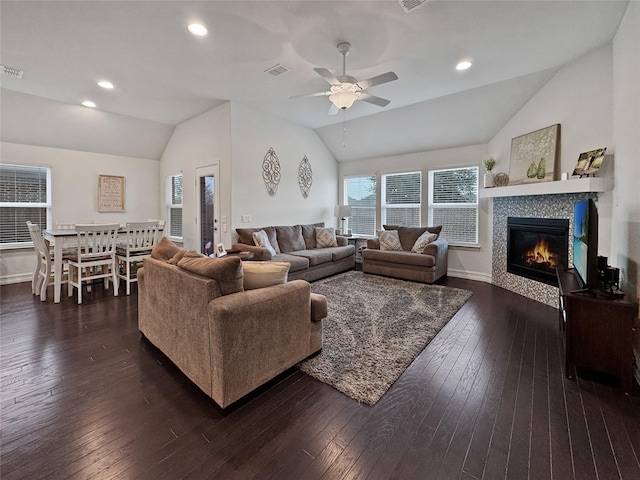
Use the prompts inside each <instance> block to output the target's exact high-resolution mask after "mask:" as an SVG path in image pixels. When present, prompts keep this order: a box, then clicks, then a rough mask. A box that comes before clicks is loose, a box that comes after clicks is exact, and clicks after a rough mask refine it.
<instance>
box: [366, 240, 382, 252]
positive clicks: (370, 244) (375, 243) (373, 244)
mask: <svg viewBox="0 0 640 480" xmlns="http://www.w3.org/2000/svg"><path fill="white" fill-rule="evenodd" d="M367 248H371V249H373V250H380V240H378V239H377V238H367Z"/></svg>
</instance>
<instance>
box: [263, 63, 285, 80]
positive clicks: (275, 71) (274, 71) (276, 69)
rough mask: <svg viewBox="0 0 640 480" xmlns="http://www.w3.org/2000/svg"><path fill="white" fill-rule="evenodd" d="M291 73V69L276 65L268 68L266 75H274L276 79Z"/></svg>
mask: <svg viewBox="0 0 640 480" xmlns="http://www.w3.org/2000/svg"><path fill="white" fill-rule="evenodd" d="M288 71H289V69H288V68H287V67H285V66H284V65H280V64H277V65H274V66H273V67H271V68H267V69H266V70H265V71H264V73H268V74H269V75H273V76H274V77H279V76H280V75H282V74H285V73H287V72H288Z"/></svg>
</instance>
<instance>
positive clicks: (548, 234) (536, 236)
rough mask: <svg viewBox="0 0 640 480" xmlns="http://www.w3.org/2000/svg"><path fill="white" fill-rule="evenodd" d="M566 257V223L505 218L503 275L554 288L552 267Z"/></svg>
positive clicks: (558, 264)
mask: <svg viewBox="0 0 640 480" xmlns="http://www.w3.org/2000/svg"><path fill="white" fill-rule="evenodd" d="M568 257H569V220H567V219H556V218H519V217H508V218H507V272H509V273H512V274H514V275H520V276H521V277H526V278H530V279H532V280H537V281H539V282H543V283H546V284H549V285H555V286H558V282H557V279H556V267H558V268H566V267H567V259H568Z"/></svg>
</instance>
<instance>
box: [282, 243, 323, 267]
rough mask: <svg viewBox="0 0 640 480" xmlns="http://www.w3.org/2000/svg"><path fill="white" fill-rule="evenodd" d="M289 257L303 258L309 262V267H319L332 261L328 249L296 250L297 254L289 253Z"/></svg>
mask: <svg viewBox="0 0 640 480" xmlns="http://www.w3.org/2000/svg"><path fill="white" fill-rule="evenodd" d="M290 255H295V256H296V257H304V258H306V259H308V260H309V266H311V267H313V266H314V265H320V264H321V263H327V262H330V261H332V260H333V255H332V254H331V249H330V248H326V249H325V248H314V249H313V250H298V251H297V252H291V253H290Z"/></svg>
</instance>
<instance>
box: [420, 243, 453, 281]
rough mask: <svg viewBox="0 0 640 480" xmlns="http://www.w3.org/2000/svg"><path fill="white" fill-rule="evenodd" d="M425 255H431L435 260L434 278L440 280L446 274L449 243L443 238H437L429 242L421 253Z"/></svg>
mask: <svg viewBox="0 0 640 480" xmlns="http://www.w3.org/2000/svg"><path fill="white" fill-rule="evenodd" d="M422 253H423V254H425V255H432V256H433V257H434V258H435V260H436V277H437V278H440V277H441V276H443V275H446V274H447V271H448V269H449V264H448V261H449V242H448V241H447V240H445V239H444V238H438V239H437V240H436V241H435V242H431V243H430V244H428V245H427V246H426V247H424V250H423V251H422Z"/></svg>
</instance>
